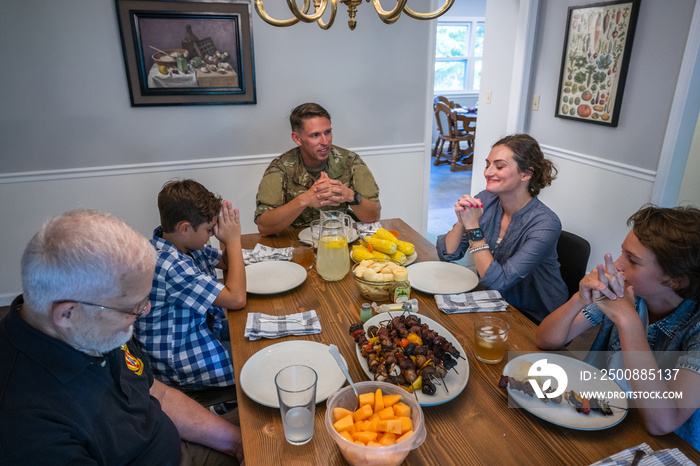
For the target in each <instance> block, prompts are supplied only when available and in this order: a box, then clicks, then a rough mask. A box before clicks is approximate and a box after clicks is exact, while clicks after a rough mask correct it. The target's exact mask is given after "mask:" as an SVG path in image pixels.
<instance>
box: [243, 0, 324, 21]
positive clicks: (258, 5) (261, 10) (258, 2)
mask: <svg viewBox="0 0 700 466" xmlns="http://www.w3.org/2000/svg"><path fill="white" fill-rule="evenodd" d="M310 5H311V0H304V11H308V9H309V6H310ZM255 11H256V12H257V13H258V16H260V19H262V20H263V21H265V22H266V23H267V24H271V25H273V26H277V27H287V26H293V25H294V24H296V23H298V22H299V19H298V18H292V19H286V20H278V19H274V18H272V17H271V16H270V15H268V14H267V13H265V6H264V5H263V0H255Z"/></svg>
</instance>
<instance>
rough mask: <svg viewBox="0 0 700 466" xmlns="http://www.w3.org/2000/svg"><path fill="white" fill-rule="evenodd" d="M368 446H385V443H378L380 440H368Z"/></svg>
mask: <svg viewBox="0 0 700 466" xmlns="http://www.w3.org/2000/svg"><path fill="white" fill-rule="evenodd" d="M367 446H368V447H383V446H384V445H382V444H381V443H378V442H367Z"/></svg>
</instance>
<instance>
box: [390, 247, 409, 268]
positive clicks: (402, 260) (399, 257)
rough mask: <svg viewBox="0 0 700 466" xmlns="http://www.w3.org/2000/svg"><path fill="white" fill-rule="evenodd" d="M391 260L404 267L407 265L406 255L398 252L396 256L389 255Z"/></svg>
mask: <svg viewBox="0 0 700 466" xmlns="http://www.w3.org/2000/svg"><path fill="white" fill-rule="evenodd" d="M389 259H391V260H393V261H394V262H398V263H399V264H401V265H403V264H405V263H406V254H404V253H402V252H401V251H399V250H397V251H396V252H395V253H394V254H390V255H389Z"/></svg>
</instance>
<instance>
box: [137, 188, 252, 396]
mask: <svg viewBox="0 0 700 466" xmlns="http://www.w3.org/2000/svg"><path fill="white" fill-rule="evenodd" d="M158 210H159V211H160V223H161V226H159V227H158V228H156V229H155V231H154V232H153V238H152V239H151V244H153V246H155V248H156V251H157V256H158V259H157V263H156V270H155V274H154V276H153V288H152V289H151V293H150V300H151V312H150V314H148V315H147V316H144V317H143V318H141V319H140V320H138V321H137V322H136V324H135V325H134V332H135V334H136V336H137V337H138V339H139V340H140V341H141V342H142V343H143V345H144V346H145V348H146V351H147V352H148V355H149V357H150V360H151V364H152V366H153V372H154V373H155V376H156V377H157V378H158V379H159V380H161V381H162V382H164V383H166V384H168V385H171V386H177V387H179V388H181V389H185V390H199V389H203V388H207V387H222V386H229V385H233V384H234V377H233V363H232V361H231V357H230V355H229V353H228V350H227V349H226V347H225V345H224V343H222V341H226V343H227V344H228V348H229V349H230V342H229V341H228V340H230V338H229V332H228V321H227V319H226V311H225V309H223V308H227V309H241V308H242V307H244V306H245V303H246V279H245V269H244V267H245V265H244V263H243V253H242V249H241V224H240V218H239V213H238V209H234V208H233V207H232V205H231V203H230V202H228V201H223V202H222V200H221V197H219V196H216V195H214V194H213V193H211V192H210V191H209V190H207V189H206V188H205V187H204V186H202V185H201V184H200V183H198V182H196V181H194V180H174V181H169V182H168V183H166V184H165V185H164V186H163V189H162V190H161V192H160V193H159V194H158ZM212 234H213V235H214V236H216V238H217V239H218V240H219V241H220V243H221V244H222V245H224V246H225V250H224V251H221V250H219V249H217V248H214V247H212V246H210V245H208V244H207V242H208V241H209V238H210V236H212ZM216 268H220V269H223V270H227V274H226V280H225V282H224V283H221V282H220V281H219V280H218V278H217V276H216V270H215V269H216Z"/></svg>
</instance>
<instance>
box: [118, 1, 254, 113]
mask: <svg viewBox="0 0 700 466" xmlns="http://www.w3.org/2000/svg"><path fill="white" fill-rule="evenodd" d="M116 5H117V16H118V19H119V31H120V33H121V39H122V49H123V53H124V63H125V65H126V71H127V80H128V83H129V93H130V96H131V105H132V106H134V107H136V106H153V105H203V104H254V103H255V72H254V66H253V34H252V21H251V5H250V2H245V1H237V0H217V1H215V2H203V1H197V0H192V1H180V0H169V1H163V0H151V1H136V0H116Z"/></svg>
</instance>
